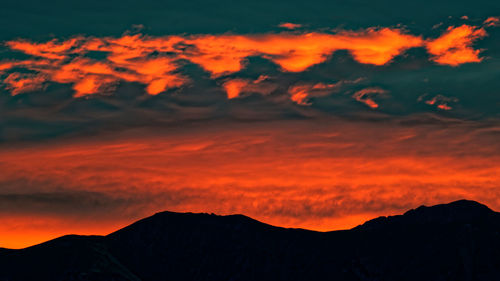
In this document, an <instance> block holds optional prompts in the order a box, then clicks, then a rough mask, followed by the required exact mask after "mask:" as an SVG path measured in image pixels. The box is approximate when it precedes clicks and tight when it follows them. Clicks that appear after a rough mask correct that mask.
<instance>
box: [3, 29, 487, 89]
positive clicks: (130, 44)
mask: <svg viewBox="0 0 500 281" xmlns="http://www.w3.org/2000/svg"><path fill="white" fill-rule="evenodd" d="M484 36H486V32H485V30H484V29H483V28H479V27H474V26H469V25H462V26H460V27H456V28H454V27H450V28H449V29H448V30H447V32H446V33H445V34H443V35H442V36H440V37H439V38H437V39H431V40H424V39H423V38H422V36H415V35H411V34H407V33H406V32H405V31H404V30H402V29H398V28H367V29H364V30H360V31H339V32H337V33H334V34H331V33H319V32H308V33H291V32H282V33H267V34H247V35H236V34H220V35H186V36H164V37H151V36H143V35H140V34H136V35H123V36H122V37H119V38H113V37H101V38H99V37H83V36H79V37H75V38H71V39H68V40H65V41H59V40H55V39H54V40H51V41H48V42H45V43H36V42H30V41H28V40H12V41H8V42H6V43H5V45H6V46H7V47H8V48H10V49H11V50H16V51H20V52H23V53H25V54H27V55H30V56H31V58H29V59H27V60H20V61H3V62H0V73H1V72H4V73H5V72H8V71H12V70H14V72H16V70H15V69H16V68H24V69H25V70H27V71H29V72H34V73H35V74H40V76H32V78H30V79H31V81H27V80H25V83H23V82H18V83H17V84H15V83H13V81H15V80H16V79H13V77H19V76H12V77H11V79H10V80H7V82H6V81H5V79H4V81H3V82H4V84H5V83H9V82H10V86H9V88H10V89H11V90H12V91H13V92H12V93H13V94H19V93H23V92H28V91H32V90H33V89H37V87H34V85H35V84H36V82H37V81H34V80H33V79H35V78H33V77H38V78H40V77H43V78H44V79H46V81H47V82H56V83H70V84H72V85H73V89H74V91H75V94H74V96H75V97H82V96H86V95H91V94H96V93H99V92H101V91H102V89H103V88H109V87H110V86H112V85H115V84H117V83H119V82H121V81H127V82H137V83H141V84H144V85H146V88H145V91H146V92H147V93H148V94H150V95H157V94H159V93H161V92H164V91H167V90H169V89H173V88H179V87H183V86H186V85H187V84H189V81H190V79H189V77H186V76H185V75H182V74H180V70H181V67H182V66H183V65H184V64H185V63H186V62H189V63H194V64H196V65H199V66H200V67H201V68H203V69H204V70H205V71H207V72H208V73H210V75H211V77H212V78H213V79H218V78H220V77H223V76H225V75H229V74H234V73H237V72H239V71H241V70H242V69H244V68H245V66H246V62H247V59H248V58H249V57H252V56H260V57H262V58H265V59H268V60H270V61H271V62H273V63H275V64H277V65H278V66H279V67H280V70H281V72H284V73H301V72H304V71H306V70H308V69H309V68H310V67H312V66H314V65H318V64H321V63H323V62H325V61H326V60H327V59H328V58H329V57H330V56H331V55H332V53H334V52H335V51H338V50H347V51H348V52H349V53H350V54H351V55H352V57H353V59H354V60H355V61H357V62H358V63H361V64H369V65H376V66H381V65H386V64H388V63H390V62H391V61H392V60H393V59H394V58H395V57H396V56H398V55H401V54H403V53H404V52H405V51H406V50H408V49H410V48H415V47H426V48H427V50H428V52H429V53H430V54H432V55H433V57H432V59H433V60H434V61H436V62H437V63H439V64H446V65H452V66H456V65H459V64H462V63H470V62H480V61H481V60H482V58H480V57H479V54H480V50H475V49H474V48H473V47H472V44H473V42H474V41H475V40H478V39H480V38H482V37H484ZM91 52H99V53H101V54H104V58H103V59H100V60H98V59H94V58H92V57H91V56H90V55H89V54H90V53H91ZM16 73H17V72H16ZM14 75H18V74H14ZM38 78H37V79H38ZM17 80H19V79H17ZM35 80H36V79H35ZM236 81H238V80H236ZM236 81H234V82H232V84H231V82H229V83H228V84H226V83H224V84H223V85H226V86H231V85H232V86H231V87H233V88H232V89H233V91H234V89H236V88H238V87H236V84H235V83H236ZM239 83H240V86H242V85H241V80H240V82H239ZM254 84H256V83H254ZM248 85H250V84H248ZM14 92H15V93H14ZM233 96H236V94H232V95H231V97H233Z"/></svg>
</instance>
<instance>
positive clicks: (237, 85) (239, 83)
mask: <svg viewBox="0 0 500 281" xmlns="http://www.w3.org/2000/svg"><path fill="white" fill-rule="evenodd" d="M248 83H249V81H248V80H244V79H233V80H229V81H227V82H225V83H224V84H223V85H222V86H223V87H224V89H225V90H226V93H227V98H228V99H234V98H237V97H239V96H240V93H241V90H242V89H243V88H244V87H245V86H247V85H248Z"/></svg>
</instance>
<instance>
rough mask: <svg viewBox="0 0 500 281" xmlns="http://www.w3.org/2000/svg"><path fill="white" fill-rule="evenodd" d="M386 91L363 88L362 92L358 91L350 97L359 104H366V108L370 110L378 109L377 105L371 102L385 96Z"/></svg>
mask: <svg viewBox="0 0 500 281" xmlns="http://www.w3.org/2000/svg"><path fill="white" fill-rule="evenodd" d="M387 93H388V92H387V91H386V90H384V89H381V88H376V87H375V88H365V89H362V90H359V91H357V92H355V93H354V94H353V95H352V97H353V98H354V99H355V100H357V101H359V102H362V103H364V104H366V105H367V106H369V107H370V108H373V109H375V108H378V107H379V105H378V104H377V103H376V102H375V101H374V100H373V99H374V98H375V97H380V96H382V97H384V96H386V95H387Z"/></svg>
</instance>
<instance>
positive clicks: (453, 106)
mask: <svg viewBox="0 0 500 281" xmlns="http://www.w3.org/2000/svg"><path fill="white" fill-rule="evenodd" d="M2 6H3V7H2V9H1V10H0V170H1V173H0V247H6V248H22V247H26V246H30V245H33V244H36V243H40V242H43V241H46V240H49V239H53V238H56V237H58V236H61V235H65V234H98V235H105V234H108V233H110V232H112V231H114V230H116V229H118V228H120V227H123V226H126V225H127V224H130V223H131V222H133V221H135V220H137V219H140V218H143V217H145V216H148V215H152V214H154V213H155V212H159V211H165V210H168V211H177V212H206V213H216V214H221V215H224V214H235V213H239V214H244V215H247V216H250V217H252V218H255V219H257V220H260V221H263V222H266V223H269V224H273V225H277V226H283V227H294V228H306V229H312V230H318V231H330V230H338V229H348V228H351V227H354V226H356V225H359V224H361V223H363V222H364V221H366V220H368V219H372V218H375V217H377V216H386V215H394V214H399V213H402V212H404V211H406V210H408V209H411V208H415V207H418V206H420V205H423V204H425V205H431V204H438V203H447V202H450V201H453V200H458V199H462V198H466V199H470V200H477V201H479V202H481V203H484V204H487V205H488V206H489V207H491V208H492V209H494V210H500V191H499V190H500V189H499V187H500V185H499V183H500V110H499V109H500V81H499V80H498V77H500V76H499V74H500V72H499V69H500V4H498V3H496V2H495V1H474V2H470V1H459V2H456V1H454V2H451V1H440V2H439V3H434V2H431V1H424V2H418V3H417V2H415V3H403V1H377V2H376V3H375V2H374V1H348V2H347V1H329V2H328V3H324V1H319V0H313V1H271V2H270V1H248V2H242V1H184V2H182V3H180V2H179V3H178V2H173V1H162V2H158V1H152V0H149V1H140V2H139V1H114V0H113V1H105V2H102V1H80V0H78V1H71V2H69V1H56V0H49V1H46V2H44V3H43V4H40V3H38V2H37V1H32V0H28V1H24V2H23V3H17V2H8V3H4V4H2Z"/></svg>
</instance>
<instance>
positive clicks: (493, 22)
mask: <svg viewBox="0 0 500 281" xmlns="http://www.w3.org/2000/svg"><path fill="white" fill-rule="evenodd" d="M483 24H484V25H485V26H488V27H489V26H498V25H500V18H499V17H489V18H487V19H486V20H484V22H483Z"/></svg>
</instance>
